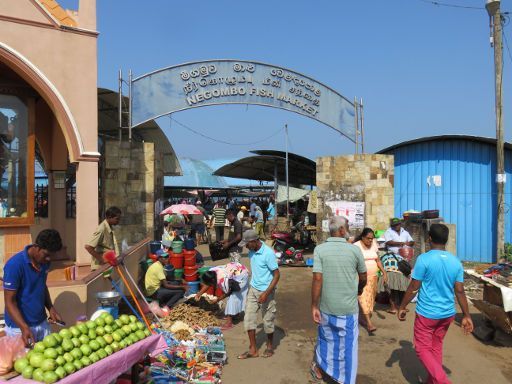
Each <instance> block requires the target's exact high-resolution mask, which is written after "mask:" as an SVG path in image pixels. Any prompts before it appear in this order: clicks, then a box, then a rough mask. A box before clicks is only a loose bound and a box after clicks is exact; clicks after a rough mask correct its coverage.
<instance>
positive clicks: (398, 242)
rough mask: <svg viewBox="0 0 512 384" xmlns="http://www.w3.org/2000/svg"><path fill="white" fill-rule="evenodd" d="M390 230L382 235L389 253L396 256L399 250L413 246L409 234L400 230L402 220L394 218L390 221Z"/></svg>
mask: <svg viewBox="0 0 512 384" xmlns="http://www.w3.org/2000/svg"><path fill="white" fill-rule="evenodd" d="M390 226H391V227H390V228H388V230H387V231H386V232H385V233H384V239H385V240H386V245H387V247H388V250H389V252H391V253H394V254H395V255H398V254H399V252H400V248H403V247H412V246H414V240H413V239H412V237H411V235H410V234H409V232H407V231H406V230H405V229H403V228H402V220H401V219H399V218H397V217H395V218H393V219H391V221H390Z"/></svg>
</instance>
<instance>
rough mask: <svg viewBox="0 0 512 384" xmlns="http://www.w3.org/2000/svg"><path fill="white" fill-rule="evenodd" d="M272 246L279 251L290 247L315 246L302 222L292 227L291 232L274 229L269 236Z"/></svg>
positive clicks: (307, 247)
mask: <svg viewBox="0 0 512 384" xmlns="http://www.w3.org/2000/svg"><path fill="white" fill-rule="evenodd" d="M270 238H271V240H272V247H273V248H274V249H278V250H279V251H283V250H286V249H288V248H290V247H293V248H299V249H310V248H314V247H315V243H314V241H313V240H312V238H311V233H310V232H309V231H308V230H307V229H306V228H305V226H304V225H303V224H302V222H299V223H298V224H296V225H295V226H294V227H292V230H291V232H284V231H275V232H272V234H271V236H270Z"/></svg>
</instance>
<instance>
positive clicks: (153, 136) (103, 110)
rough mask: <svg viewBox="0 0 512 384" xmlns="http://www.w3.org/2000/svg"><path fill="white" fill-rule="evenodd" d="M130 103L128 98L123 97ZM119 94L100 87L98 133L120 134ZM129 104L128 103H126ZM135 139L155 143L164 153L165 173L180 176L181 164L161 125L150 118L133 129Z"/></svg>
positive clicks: (110, 136)
mask: <svg viewBox="0 0 512 384" xmlns="http://www.w3.org/2000/svg"><path fill="white" fill-rule="evenodd" d="M123 101H124V102H125V103H128V99H127V98H126V97H125V98H124V99H123ZM118 104H119V94H118V93H117V92H114V91H111V90H110V89H105V88H98V134H99V135H100V136H101V135H102V136H104V137H105V136H106V137H109V138H112V139H116V138H117V137H118V134H119V109H118ZM126 105H128V104H126ZM132 135H133V137H134V139H135V140H138V141H145V142H148V143H154V144H155V148H156V149H157V150H158V151H159V152H160V153H162V155H163V164H162V165H163V173H164V175H165V176H179V175H181V174H182V170H181V166H180V163H179V161H178V157H177V156H176V152H175V151H174V149H173V147H172V145H171V143H170V142H169V139H168V138H167V136H166V135H165V133H164V132H163V131H162V129H161V128H160V126H159V125H158V124H157V123H156V122H155V121H154V120H150V121H148V122H147V123H144V124H141V125H139V126H137V127H136V128H134V129H133V130H132Z"/></svg>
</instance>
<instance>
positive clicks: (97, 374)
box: [7, 335, 167, 384]
mask: <svg viewBox="0 0 512 384" xmlns="http://www.w3.org/2000/svg"><path fill="white" fill-rule="evenodd" d="M165 349H167V343H166V342H165V339H164V337H163V336H162V335H152V336H149V337H147V338H145V339H143V340H141V341H139V342H137V343H135V344H132V345H130V346H129V347H126V348H125V349H122V350H120V351H118V352H116V353H113V354H112V355H110V356H108V357H106V358H104V359H102V360H100V361H98V362H96V363H94V364H91V365H89V366H88V367H86V368H83V369H80V370H79V371H77V372H75V373H73V374H71V375H69V376H66V377H65V378H64V379H62V380H60V381H58V382H57V383H58V384H75V383H80V384H93V383H94V384H98V383H109V382H111V381H112V380H114V379H116V378H117V377H119V376H120V375H121V374H123V373H124V372H126V371H127V370H129V369H130V368H131V367H132V366H133V365H134V364H135V363H137V362H138V361H139V360H141V359H142V358H143V357H144V356H145V355H147V354H151V355H158V354H160V353H162V352H163V351H164V350H165ZM7 383H9V384H35V383H37V381H33V380H27V379H24V378H23V377H21V376H18V377H16V378H14V379H11V380H9V381H7Z"/></svg>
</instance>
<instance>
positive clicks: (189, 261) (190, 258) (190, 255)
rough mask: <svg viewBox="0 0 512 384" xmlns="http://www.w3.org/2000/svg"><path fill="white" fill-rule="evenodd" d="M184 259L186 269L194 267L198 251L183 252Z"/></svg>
mask: <svg viewBox="0 0 512 384" xmlns="http://www.w3.org/2000/svg"><path fill="white" fill-rule="evenodd" d="M183 259H184V261H185V264H184V265H185V266H186V267H194V266H195V265H196V250H195V249H194V250H192V251H183Z"/></svg>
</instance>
